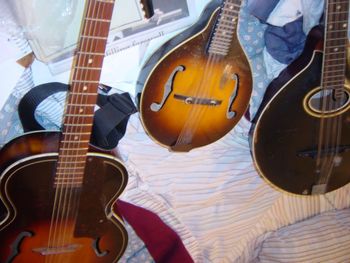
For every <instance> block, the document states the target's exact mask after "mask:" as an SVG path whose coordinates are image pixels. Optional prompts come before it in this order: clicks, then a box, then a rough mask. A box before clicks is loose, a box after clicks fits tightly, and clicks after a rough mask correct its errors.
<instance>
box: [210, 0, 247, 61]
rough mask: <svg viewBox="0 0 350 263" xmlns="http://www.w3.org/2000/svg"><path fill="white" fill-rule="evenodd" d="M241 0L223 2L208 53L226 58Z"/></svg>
mask: <svg viewBox="0 0 350 263" xmlns="http://www.w3.org/2000/svg"><path fill="white" fill-rule="evenodd" d="M240 8H241V0H225V1H223V4H222V6H221V10H220V15H219V18H218V19H217V22H216V25H215V29H214V33H213V36H212V38H211V40H210V44H209V49H208V53H209V54H213V55H219V56H226V55H227V54H228V52H229V50H230V46H231V42H232V39H233V37H234V32H235V29H236V27H237V22H238V15H239V10H240Z"/></svg>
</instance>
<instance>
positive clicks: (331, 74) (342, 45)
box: [322, 0, 349, 96]
mask: <svg viewBox="0 0 350 263" xmlns="http://www.w3.org/2000/svg"><path fill="white" fill-rule="evenodd" d="M326 14H327V17H326V25H327V26H326V29H325V41H324V64H323V72H322V87H323V88H324V89H334V90H335V91H336V92H335V95H336V96H342V95H343V88H344V78H345V67H346V47H347V42H348V16H349V0H329V1H328V3H327V6H326Z"/></svg>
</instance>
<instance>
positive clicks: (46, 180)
mask: <svg viewBox="0 0 350 263" xmlns="http://www.w3.org/2000/svg"><path fill="white" fill-rule="evenodd" d="M113 6H114V1H113V0H88V1H87V2H86V8H85V15H84V19H83V25H82V30H81V35H80V41H79V45H78V49H77V53H76V57H75V64H74V67H73V73H72V80H71V85H70V87H71V90H70V92H69V95H68V98H67V103H66V111H65V115H64V121H63V128H62V132H61V133H59V132H42V131H40V132H39V131H38V132H31V133H28V134H25V135H23V136H20V137H18V138H15V139H14V140H12V141H10V142H9V143H7V144H6V145H5V146H4V147H3V148H2V149H1V151H0V198H1V204H2V209H3V210H4V211H3V213H2V214H3V218H2V219H1V222H0V262H2V263H10V262H11V263H12V262H14V263H24V262H26V263H27V262H35V263H40V262H46V263H48V262H64V263H67V262H72V263H76V262H84V263H85V262H90V263H93V262H94V263H95V262H101V263H110V262H117V260H118V259H119V258H120V257H121V256H122V254H123V252H124V250H125V248H126V245H127V240H128V238H127V232H126V230H125V228H124V227H123V224H122V220H121V219H120V218H119V217H118V215H117V214H116V213H115V212H114V211H113V210H112V205H113V203H114V201H115V200H116V199H117V197H118V196H119V195H120V194H121V193H122V191H123V190H124V188H125V186H126V184H127V179H128V176H127V171H126V169H125V167H124V166H123V165H122V163H121V162H120V161H119V160H118V159H117V158H116V157H114V156H112V155H110V154H109V153H107V152H102V151H101V150H99V149H96V148H94V147H93V146H90V144H89V142H90V134H91V128H92V124H93V115H94V107H95V102H96V98H97V86H98V83H99V78H100V73H101V67H102V62H103V58H104V55H105V47H106V41H107V36H108V32H109V25H110V20H111V16H112V11H113Z"/></svg>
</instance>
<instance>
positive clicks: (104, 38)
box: [81, 35, 108, 40]
mask: <svg viewBox="0 0 350 263" xmlns="http://www.w3.org/2000/svg"><path fill="white" fill-rule="evenodd" d="M81 37H82V38H86V39H100V40H107V39H108V37H100V36H91V35H82V36H81Z"/></svg>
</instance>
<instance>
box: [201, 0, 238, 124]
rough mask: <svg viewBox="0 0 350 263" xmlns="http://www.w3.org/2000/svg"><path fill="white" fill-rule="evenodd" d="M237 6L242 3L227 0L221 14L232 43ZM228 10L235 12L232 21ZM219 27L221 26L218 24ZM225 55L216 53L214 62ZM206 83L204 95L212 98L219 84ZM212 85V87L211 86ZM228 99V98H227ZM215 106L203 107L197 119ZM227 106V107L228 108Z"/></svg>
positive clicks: (213, 77) (225, 33) (224, 31)
mask: <svg viewBox="0 0 350 263" xmlns="http://www.w3.org/2000/svg"><path fill="white" fill-rule="evenodd" d="M235 5H236V6H237V7H239V8H240V3H237V2H235V1H233V0H227V2H226V3H225V6H224V8H223V9H222V13H221V14H220V20H221V21H220V23H221V26H222V27H224V28H227V27H230V29H229V30H225V29H222V31H223V33H222V34H223V35H227V34H228V35H229V36H230V38H231V39H230V45H231V44H232V41H233V34H234V33H235V28H236V22H237V20H238V19H237V18H238V15H239V10H238V11H235V10H234V6H235ZM226 11H228V12H233V13H234V18H233V19H231V21H230V22H228V21H225V19H224V18H225V16H226V14H225V13H224V12H226ZM218 28H219V26H218ZM214 54H215V53H214ZM225 56H227V54H226V55H225ZM223 57H224V56H222V55H220V54H215V56H214V64H215V65H217V64H218V62H219V61H220V60H221V59H223ZM217 67H219V66H218V65H217ZM216 72H217V71H214V73H216ZM210 80H211V81H213V80H215V75H213V74H211V77H210ZM205 83H207V85H209V89H205V95H204V97H206V98H211V97H212V96H213V94H212V93H213V92H214V93H215V92H216V91H217V88H218V87H219V86H218V85H215V84H217V83H214V85H211V83H208V81H206V82H205ZM211 87H212V88H211ZM227 101H228V100H227ZM213 107H215V106H212V105H209V106H206V107H203V110H202V111H201V112H199V116H197V119H198V120H202V117H203V115H204V116H205V115H206V113H207V112H208V111H209V110H210V111H212V110H213ZM226 108H228V107H226ZM226 108H225V109H226ZM198 123H199V122H196V124H197V125H195V126H194V130H196V129H197V127H198Z"/></svg>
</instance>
